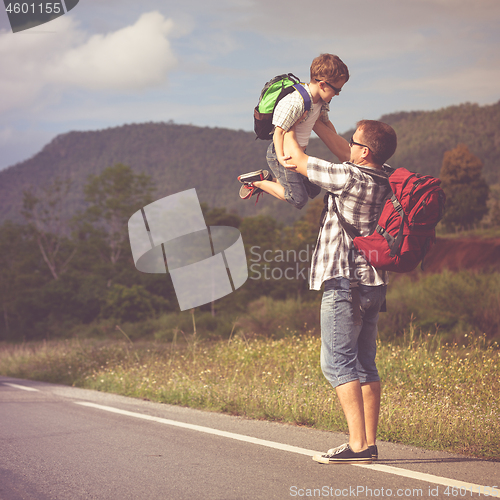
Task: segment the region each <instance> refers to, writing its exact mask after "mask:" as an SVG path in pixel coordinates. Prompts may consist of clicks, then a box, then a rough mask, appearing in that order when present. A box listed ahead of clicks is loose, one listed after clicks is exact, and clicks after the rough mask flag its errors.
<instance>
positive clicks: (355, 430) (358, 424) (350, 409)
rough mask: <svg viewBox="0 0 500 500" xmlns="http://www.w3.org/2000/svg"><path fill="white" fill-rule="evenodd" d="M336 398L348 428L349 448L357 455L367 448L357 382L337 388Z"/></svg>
mask: <svg viewBox="0 0 500 500" xmlns="http://www.w3.org/2000/svg"><path fill="white" fill-rule="evenodd" d="M335 389H336V391H337V396H338V398H339V401H340V404H341V406H342V410H344V415H345V418H346V420H347V426H348V427H349V446H350V447H351V449H352V451H354V452H355V453H358V452H360V451H363V450H366V449H367V448H368V443H367V440H366V424H365V412H364V404H363V393H362V391H361V384H360V383H359V380H353V381H352V382H347V383H346V384H342V385H339V386H337V387H336V388H335Z"/></svg>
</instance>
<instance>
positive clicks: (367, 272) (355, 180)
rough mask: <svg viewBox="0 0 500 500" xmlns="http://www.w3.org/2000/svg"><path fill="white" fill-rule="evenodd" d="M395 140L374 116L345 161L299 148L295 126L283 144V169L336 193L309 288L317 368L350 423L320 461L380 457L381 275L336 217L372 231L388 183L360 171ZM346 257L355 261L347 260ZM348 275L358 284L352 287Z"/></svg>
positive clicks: (387, 153) (376, 165)
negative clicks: (314, 308)
mask: <svg viewBox="0 0 500 500" xmlns="http://www.w3.org/2000/svg"><path fill="white" fill-rule="evenodd" d="M342 141H343V142H344V143H345V144H347V141H345V140H344V139H342V138H341V137H340V136H334V135H333V133H332V135H331V137H330V142H331V146H333V148H335V147H337V149H338V151H339V155H337V156H339V158H340V159H341V160H343V159H345V154H344V151H345V144H342ZM396 145H397V138H396V133H395V132H394V130H393V129H392V127H390V126H389V125H387V124H385V123H382V122H378V121H374V120H363V121H361V122H359V123H358V124H357V129H356V132H355V133H354V135H353V136H352V138H351V141H350V143H349V146H350V163H343V164H333V163H329V162H326V161H324V160H319V159H318V158H313V157H308V156H307V155H306V154H305V153H304V152H303V151H302V149H301V148H300V147H299V146H298V144H297V142H296V140H295V137H294V133H293V131H292V132H290V133H289V134H288V135H287V138H286V142H285V149H286V152H287V154H289V155H290V156H291V159H290V160H289V163H290V164H291V166H290V167H288V168H293V169H294V170H296V171H297V172H299V173H300V174H302V175H305V176H307V177H308V178H309V180H310V181H311V182H312V183H314V184H316V185H318V186H320V187H322V188H324V189H326V190H327V191H328V192H330V193H333V195H335V197H333V196H328V205H327V207H326V213H325V216H324V218H323V221H322V223H321V227H320V232H319V236H318V240H317V243H316V247H315V250H314V253H313V257H312V263H311V281H310V287H311V289H313V290H319V289H320V288H321V286H322V285H323V284H324V292H323V299H322V304H321V369H322V371H323V374H324V375H325V377H326V378H327V380H328V381H329V382H330V383H331V384H332V386H333V387H334V388H335V390H336V392H337V396H338V398H339V400H340V403H341V406H342V409H343V411H344V414H345V417H346V420H347V424H348V427H349V443H346V444H345V445H342V446H339V447H338V448H332V449H330V450H328V451H327V452H326V453H324V454H322V455H316V456H314V457H313V459H314V460H316V461H317V462H320V463H371V461H372V460H373V459H375V460H376V459H377V458H378V452H377V447H376V444H375V442H376V433H377V424H378V416H379V411H380V377H379V375H378V371H377V367H376V365H375V354H376V337H377V321H378V314H379V311H380V308H381V306H382V305H383V303H384V301H385V293H386V285H387V276H386V273H385V272H383V271H378V270H376V269H375V268H373V267H372V266H371V265H370V264H368V262H367V261H366V260H365V259H364V257H363V256H362V255H360V254H359V253H358V252H357V251H355V250H352V239H351V237H350V236H348V234H347V233H346V231H345V230H344V229H343V227H342V225H341V223H340V222H339V215H338V213H340V214H341V215H340V216H341V217H343V218H344V219H345V221H347V222H348V223H350V224H352V225H354V226H355V227H356V228H357V229H358V231H359V232H360V233H361V235H362V236H366V235H368V234H371V233H372V232H373V230H374V229H375V227H376V224H377V218H378V214H379V210H380V208H381V204H382V203H383V202H384V199H385V197H386V195H387V193H388V189H389V188H388V183H387V182H384V181H383V180H382V181H381V180H380V176H379V178H378V179H377V176H376V175H375V176H372V175H370V174H368V173H366V172H364V171H363V170H366V169H374V171H375V172H379V173H381V171H383V169H384V167H383V165H384V163H385V162H386V161H387V160H388V159H389V158H390V157H391V156H392V155H393V154H394V152H395V150H396ZM330 149H332V148H330ZM292 164H293V165H292ZM358 167H362V169H360V168H358ZM256 185H258V183H256ZM337 211H338V212H337ZM350 252H353V253H351V254H350ZM350 255H351V258H350ZM350 260H351V262H354V266H352V265H351V266H350ZM353 275H355V276H353ZM353 278H356V280H357V283H358V286H357V288H356V289H354V288H353V289H352V291H351V289H350V284H351V281H352V282H355V280H354V279H353ZM358 293H359V294H358ZM357 297H358V298H357Z"/></svg>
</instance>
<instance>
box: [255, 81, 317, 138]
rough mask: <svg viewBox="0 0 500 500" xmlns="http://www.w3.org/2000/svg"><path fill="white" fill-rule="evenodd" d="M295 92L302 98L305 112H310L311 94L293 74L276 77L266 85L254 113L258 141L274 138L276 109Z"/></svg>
mask: <svg viewBox="0 0 500 500" xmlns="http://www.w3.org/2000/svg"><path fill="white" fill-rule="evenodd" d="M294 90H297V91H298V92H299V94H300V95H301V96H302V99H303V100H304V109H305V111H309V110H310V109H311V98H310V97H309V93H308V92H307V90H306V89H305V88H304V86H303V85H302V84H301V83H300V80H299V79H298V78H297V77H296V76H295V75H293V74H292V73H288V74H287V75H279V76H275V77H274V78H273V79H272V80H269V81H268V82H267V83H266V84H265V85H264V88H263V89H262V92H261V93H260V97H259V104H258V105H257V106H256V107H255V109H254V112H253V118H254V130H255V133H256V134H257V139H263V140H269V139H272V138H273V113H274V108H275V107H276V104H278V102H279V101H280V100H281V99H283V97H285V96H286V95H288V94H291V93H292V92H293V91H294Z"/></svg>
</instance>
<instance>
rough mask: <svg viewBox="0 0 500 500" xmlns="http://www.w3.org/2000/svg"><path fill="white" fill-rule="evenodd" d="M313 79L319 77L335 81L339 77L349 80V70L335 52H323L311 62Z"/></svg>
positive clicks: (319, 78)
mask: <svg viewBox="0 0 500 500" xmlns="http://www.w3.org/2000/svg"><path fill="white" fill-rule="evenodd" d="M310 73H311V81H313V80H315V79H318V80H324V81H330V83H331V82H334V81H335V80H338V79H339V78H345V81H346V82H347V80H349V70H348V69H347V66H346V65H345V64H344V63H343V62H342V60H341V59H340V57H338V56H334V55H333V54H321V55H319V56H318V57H316V58H315V59H314V61H313V62H312V64H311V70H310Z"/></svg>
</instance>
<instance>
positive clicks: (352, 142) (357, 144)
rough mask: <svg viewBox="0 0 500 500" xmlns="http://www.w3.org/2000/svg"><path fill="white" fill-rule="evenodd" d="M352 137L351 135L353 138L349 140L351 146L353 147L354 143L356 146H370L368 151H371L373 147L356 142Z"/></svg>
mask: <svg viewBox="0 0 500 500" xmlns="http://www.w3.org/2000/svg"><path fill="white" fill-rule="evenodd" d="M352 137H354V136H352ZM352 137H351V140H350V141H349V146H351V148H352V147H353V145H354V144H356V146H361V147H362V148H368V151H371V149H370V148H369V147H368V146H367V145H366V144H361V143H359V142H354V141H353V140H352Z"/></svg>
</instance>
